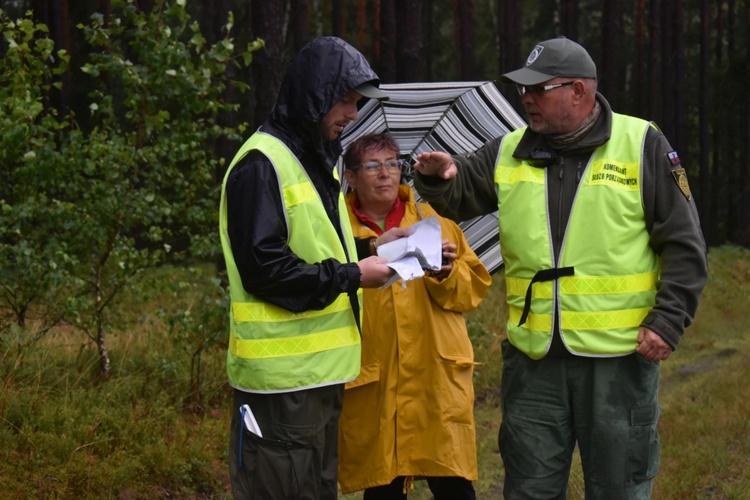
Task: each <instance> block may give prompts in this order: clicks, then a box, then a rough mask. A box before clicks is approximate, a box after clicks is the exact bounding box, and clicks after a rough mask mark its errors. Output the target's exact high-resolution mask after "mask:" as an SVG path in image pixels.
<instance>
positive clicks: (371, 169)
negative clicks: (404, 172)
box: [352, 160, 404, 174]
mask: <svg viewBox="0 0 750 500" xmlns="http://www.w3.org/2000/svg"><path fill="white" fill-rule="evenodd" d="M403 163H404V162H403V161H401V160H388V161H386V162H380V161H366V162H364V163H360V164H359V165H355V166H354V167H353V168H352V170H358V169H360V168H363V169H365V172H367V173H369V174H377V173H379V172H380V169H381V168H383V167H385V169H386V171H387V172H388V173H389V174H393V173H395V172H400V171H401V165H403Z"/></svg>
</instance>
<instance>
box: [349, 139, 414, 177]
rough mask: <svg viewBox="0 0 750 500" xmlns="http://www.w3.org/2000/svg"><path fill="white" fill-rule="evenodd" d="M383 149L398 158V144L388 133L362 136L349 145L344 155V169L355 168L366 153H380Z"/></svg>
mask: <svg viewBox="0 0 750 500" xmlns="http://www.w3.org/2000/svg"><path fill="white" fill-rule="evenodd" d="M383 149H385V150H386V151H391V152H393V153H394V154H395V155H396V156H398V154H399V152H400V151H401V149H400V148H399V146H398V142H397V141H396V139H394V138H393V136H392V135H391V134H388V133H385V132H383V133H376V134H367V135H363V136H362V137H360V138H359V139H357V140H355V141H354V142H353V143H351V144H350V145H349V147H348V148H347V149H346V152H345V153H344V167H345V168H348V169H351V168H355V167H357V166H358V165H359V164H360V163H362V157H363V156H364V155H365V153H367V152H368V151H372V150H375V151H380V150H383Z"/></svg>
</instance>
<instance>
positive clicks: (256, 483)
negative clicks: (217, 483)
mask: <svg viewBox="0 0 750 500" xmlns="http://www.w3.org/2000/svg"><path fill="white" fill-rule="evenodd" d="M378 85H379V79H378V76H377V75H376V74H375V72H374V71H373V70H372V69H371V68H370V66H369V64H368V63H367V61H366V60H365V58H364V57H363V56H362V54H361V53H359V52H358V51H357V50H356V49H355V48H354V47H352V46H351V45H349V44H347V43H346V42H344V41H343V40H341V39H338V38H335V37H319V38H316V39H315V40H313V41H312V42H310V43H309V44H307V45H306V46H305V47H304V48H303V49H302V50H301V51H300V53H299V54H298V55H297V56H296V58H295V59H294V61H293V62H292V63H291V65H290V67H289V68H288V70H287V73H286V76H285V77H284V80H283V82H282V86H281V90H280V92H279V97H278V99H277V101H276V103H275V105H274V108H273V110H272V112H271V116H270V118H269V119H268V120H267V121H266V122H265V123H264V124H263V125H262V126H261V127H260V129H259V130H258V131H257V132H256V133H255V134H253V136H252V137H251V138H250V139H249V140H248V142H247V143H246V144H245V146H243V148H242V149H241V150H240V151H239V152H238V153H237V156H236V157H235V159H234V161H233V162H232V164H231V165H230V167H229V170H228V171H227V175H226V177H225V180H224V185H223V188H222V207H221V224H220V232H221V237H222V246H223V249H224V256H225V260H226V262H227V272H228V276H229V282H230V294H231V299H232V307H231V311H230V340H229V352H228V355H227V371H228V374H229V381H230V384H231V385H232V386H233V387H234V389H235V390H234V405H233V408H232V427H231V432H230V447H229V464H230V476H231V480H232V490H233V494H234V496H235V498H295V499H296V498H299V499H301V498H306V499H307V498H310V499H318V498H336V497H337V426H338V418H339V414H340V411H341V404H342V397H343V392H344V383H345V382H347V381H348V380H351V379H353V378H355V377H356V376H357V374H358V370H359V353H360V351H359V330H358V328H359V318H360V304H361V300H358V292H359V298H360V299H361V291H360V290H359V289H360V287H377V286H381V285H382V284H384V283H385V282H386V281H387V280H388V278H389V277H390V276H391V275H392V274H393V271H392V270H391V269H390V268H389V267H387V266H386V265H385V259H383V258H381V257H377V256H373V257H369V258H367V259H364V260H362V261H360V262H357V252H356V249H355V248H353V247H354V240H353V238H352V237H351V228H350V227H349V226H348V219H347V214H346V208H345V205H344V204H343V198H342V193H341V186H340V184H339V180H338V176H337V175H336V171H335V165H336V162H337V159H338V157H339V155H340V154H341V141H340V135H341V132H342V131H343V129H344V127H345V126H346V125H347V124H348V123H349V122H351V121H353V120H355V119H356V118H357V110H358V106H359V105H360V104H361V103H360V102H359V101H360V100H361V99H362V98H376V99H384V98H387V97H386V95H385V93H383V92H382V91H381V90H380V89H379V88H378ZM342 207H344V208H343V212H342Z"/></svg>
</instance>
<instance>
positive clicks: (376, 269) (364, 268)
mask: <svg viewBox="0 0 750 500" xmlns="http://www.w3.org/2000/svg"><path fill="white" fill-rule="evenodd" d="M386 262H388V261H387V260H385V259H384V258H383V257H378V256H377V255H373V256H372V257H367V258H366V259H362V260H360V261H359V262H357V265H358V266H359V271H360V272H361V273H362V279H361V281H360V284H359V286H361V287H362V288H377V287H379V286H383V285H385V283H386V282H387V281H388V280H389V279H390V277H391V276H393V274H394V273H395V272H396V271H394V270H393V269H391V268H390V267H388V266H386V265H385V264H386Z"/></svg>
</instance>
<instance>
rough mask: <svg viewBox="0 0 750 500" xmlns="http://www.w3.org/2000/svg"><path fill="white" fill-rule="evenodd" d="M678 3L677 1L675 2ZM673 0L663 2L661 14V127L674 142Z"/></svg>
mask: <svg viewBox="0 0 750 500" xmlns="http://www.w3.org/2000/svg"><path fill="white" fill-rule="evenodd" d="M677 1H679V0H677ZM674 2H675V0H663V2H662V12H661V26H662V37H661V44H662V45H661V66H662V78H661V87H660V88H661V97H660V99H661V103H662V116H663V118H662V125H661V128H662V130H663V131H664V134H665V135H666V136H667V138H668V139H669V140H670V141H674V136H675V114H674V113H675V109H674V92H675V85H676V83H677V82H676V81H675V65H674V56H675V53H674V22H673V20H672V16H673V15H674Z"/></svg>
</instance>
